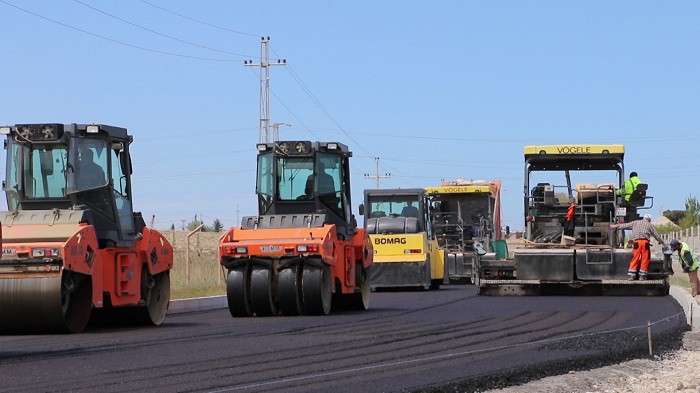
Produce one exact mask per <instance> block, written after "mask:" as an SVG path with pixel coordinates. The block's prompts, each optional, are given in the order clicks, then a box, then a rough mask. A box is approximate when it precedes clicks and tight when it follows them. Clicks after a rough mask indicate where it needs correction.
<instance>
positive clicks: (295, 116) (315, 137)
mask: <svg viewBox="0 0 700 393" xmlns="http://www.w3.org/2000/svg"><path fill="white" fill-rule="evenodd" d="M250 70H251V71H253V73H254V74H255V76H257V77H258V78H260V74H258V73H257V72H256V71H255V69H253V68H250ZM270 93H272V95H273V96H274V97H275V99H276V100H277V101H279V103H280V104H282V106H283V107H284V109H286V110H287V112H289V113H290V114H291V115H292V117H294V118H295V119H296V120H297V122H298V123H299V124H301V125H302V127H304V129H306V131H308V132H309V134H311V135H312V136H313V137H314V139H316V140H320V139H319V137H318V135H316V133H314V132H313V131H311V129H310V128H309V127H307V126H306V124H305V123H304V122H303V121H302V120H301V119H300V118H299V116H297V115H296V113H294V112H293V111H292V110H291V109H290V108H289V107H288V106H287V104H285V103H284V101H282V99H281V98H280V97H279V96H278V95H277V93H275V91H274V90H272V89H270Z"/></svg>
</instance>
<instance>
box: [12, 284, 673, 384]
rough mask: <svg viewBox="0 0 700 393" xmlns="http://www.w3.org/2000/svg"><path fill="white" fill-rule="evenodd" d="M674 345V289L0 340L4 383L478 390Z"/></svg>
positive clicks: (430, 295) (470, 291) (175, 319)
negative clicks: (668, 292)
mask: <svg viewBox="0 0 700 393" xmlns="http://www.w3.org/2000/svg"><path fill="white" fill-rule="evenodd" d="M647 321H651V322H657V321H658V322H657V323H655V324H654V325H653V326H652V334H653V345H654V350H655V351H656V352H657V353H658V352H661V351H664V350H668V349H672V348H677V347H678V346H679V343H680V335H681V334H682V331H683V330H685V329H686V324H685V317H684V316H683V314H682V309H681V308H680V306H678V305H677V303H676V302H675V301H674V300H673V299H672V298H671V297H668V296H667V297H552V296H549V297H480V296H477V295H476V292H475V290H474V288H473V287H472V286H448V287H443V288H442V289H440V290H439V291H414V292H376V293H372V300H371V308H370V310H368V311H364V312H360V311H352V312H334V313H332V314H331V315H329V316H324V317H268V318H255V317H253V318H245V319H234V318H232V317H231V316H230V315H229V313H228V310H215V311H207V312H197V313H188V314H178V315H172V316H169V317H168V319H167V320H166V322H165V323H164V324H163V325H162V326H160V327H120V328H104V327H92V328H90V329H88V330H87V331H86V332H84V333H82V334H74V335H44V336H29V335H27V336H0V370H2V372H0V391H4V392H15V391H51V392H113V391H122V392H123V391H128V392H137V391H144V392H146V391H147V392H186V391H187V392H189V391H203V392H206V391H208V392H261V391H265V392H268V391H274V392H329V391H332V392H334V393H341V392H362V393H369V392H390V391H459V392H462V391H465V392H466V391H480V390H484V389H488V388H494V387H501V386H508V385H512V384H518V383H522V382H525V381H528V380H531V379H538V378H541V377H543V376H546V375H552V374H558V373H565V372H567V371H570V370H574V369H582V368H588V367H598V366H602V365H606V364H611V363H616V362H619V361H622V360H625V359H629V358H633V357H644V356H648V354H647V352H648V343H647V329H646V327H644V326H646V324H647Z"/></svg>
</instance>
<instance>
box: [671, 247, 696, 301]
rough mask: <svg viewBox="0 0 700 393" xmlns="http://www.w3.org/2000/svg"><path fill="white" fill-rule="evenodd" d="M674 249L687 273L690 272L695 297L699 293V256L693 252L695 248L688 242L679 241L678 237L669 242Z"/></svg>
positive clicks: (691, 291) (692, 293) (691, 287)
mask: <svg viewBox="0 0 700 393" xmlns="http://www.w3.org/2000/svg"><path fill="white" fill-rule="evenodd" d="M669 245H670V246H671V250H672V251H678V261H679V262H680V263H681V267H682V268H683V271H684V272H685V273H688V279H689V280H690V293H691V295H693V297H695V296H697V295H698V284H699V283H698V258H697V257H696V256H695V254H693V250H692V249H691V248H690V246H689V245H688V243H686V242H679V241H678V240H676V239H673V240H671V243H669Z"/></svg>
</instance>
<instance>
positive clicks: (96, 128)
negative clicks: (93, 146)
mask: <svg viewBox="0 0 700 393" xmlns="http://www.w3.org/2000/svg"><path fill="white" fill-rule="evenodd" d="M85 132H87V133H88V134H97V133H98V132H100V126H87V128H86V129H85Z"/></svg>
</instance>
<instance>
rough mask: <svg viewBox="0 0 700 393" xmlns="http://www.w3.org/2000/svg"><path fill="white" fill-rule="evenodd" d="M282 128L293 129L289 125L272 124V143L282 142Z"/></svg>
mask: <svg viewBox="0 0 700 393" xmlns="http://www.w3.org/2000/svg"><path fill="white" fill-rule="evenodd" d="M280 126H287V127H291V126H292V125H291V124H288V123H272V141H273V142H277V141H278V140H280Z"/></svg>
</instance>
